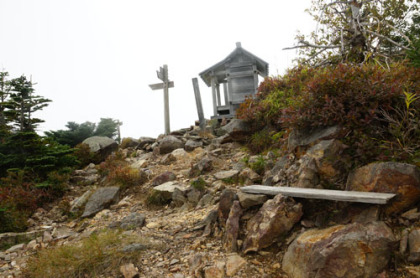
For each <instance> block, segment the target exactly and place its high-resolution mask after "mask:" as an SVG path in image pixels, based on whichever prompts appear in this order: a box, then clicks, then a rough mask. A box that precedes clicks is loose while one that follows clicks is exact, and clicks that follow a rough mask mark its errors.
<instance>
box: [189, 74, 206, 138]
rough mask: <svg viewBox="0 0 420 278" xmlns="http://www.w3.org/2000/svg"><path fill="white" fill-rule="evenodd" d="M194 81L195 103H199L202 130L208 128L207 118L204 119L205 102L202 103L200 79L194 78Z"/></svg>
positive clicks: (198, 111)
mask: <svg viewBox="0 0 420 278" xmlns="http://www.w3.org/2000/svg"><path fill="white" fill-rule="evenodd" d="M192 83H193V88H194V95H195V103H196V105H197V113H198V120H199V121H200V128H201V130H204V129H205V128H206V120H205V119H204V111H203V104H202V103H201V94H200V87H199V86H198V79H197V78H193V79H192Z"/></svg>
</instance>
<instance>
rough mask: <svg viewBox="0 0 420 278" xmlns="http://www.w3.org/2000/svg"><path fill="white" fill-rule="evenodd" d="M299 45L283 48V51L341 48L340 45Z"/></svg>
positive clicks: (304, 43)
mask: <svg viewBox="0 0 420 278" xmlns="http://www.w3.org/2000/svg"><path fill="white" fill-rule="evenodd" d="M299 43H301V45H296V46H292V47H285V48H283V50H290V49H296V48H303V47H312V48H323V49H333V48H340V47H341V45H316V44H312V43H309V42H307V41H299Z"/></svg>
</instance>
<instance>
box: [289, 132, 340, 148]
mask: <svg viewBox="0 0 420 278" xmlns="http://www.w3.org/2000/svg"><path fill="white" fill-rule="evenodd" d="M340 131H341V128H340V127H339V126H331V127H318V128H315V129H301V130H296V129H295V130H293V131H292V132H291V133H290V135H289V138H288V147H289V150H293V149H294V148H296V147H298V146H308V145H312V144H314V143H316V142H317V141H319V140H323V139H330V138H331V137H335V136H336V135H337V134H338V133H339V132H340Z"/></svg>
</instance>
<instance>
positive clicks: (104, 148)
mask: <svg viewBox="0 0 420 278" xmlns="http://www.w3.org/2000/svg"><path fill="white" fill-rule="evenodd" d="M82 144H86V145H88V146H89V149H90V151H91V152H93V153H95V154H97V155H98V161H95V162H99V161H103V160H105V158H107V157H108V156H109V155H110V154H111V153H112V152H113V151H116V150H117V149H118V143H117V142H115V141H114V140H112V139H111V138H108V137H105V136H92V137H89V138H87V139H85V140H84V141H83V142H82Z"/></svg>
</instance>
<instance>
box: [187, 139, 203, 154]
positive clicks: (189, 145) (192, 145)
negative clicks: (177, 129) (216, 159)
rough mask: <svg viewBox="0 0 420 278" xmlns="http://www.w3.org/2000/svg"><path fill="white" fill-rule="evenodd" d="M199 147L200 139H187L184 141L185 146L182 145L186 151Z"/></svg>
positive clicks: (200, 145)
mask: <svg viewBox="0 0 420 278" xmlns="http://www.w3.org/2000/svg"><path fill="white" fill-rule="evenodd" d="M201 147H203V142H202V141H194V140H188V141H187V142H186V143H185V146H184V148H185V150H186V151H187V152H192V151H193V150H195V149H196V148H201Z"/></svg>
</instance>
